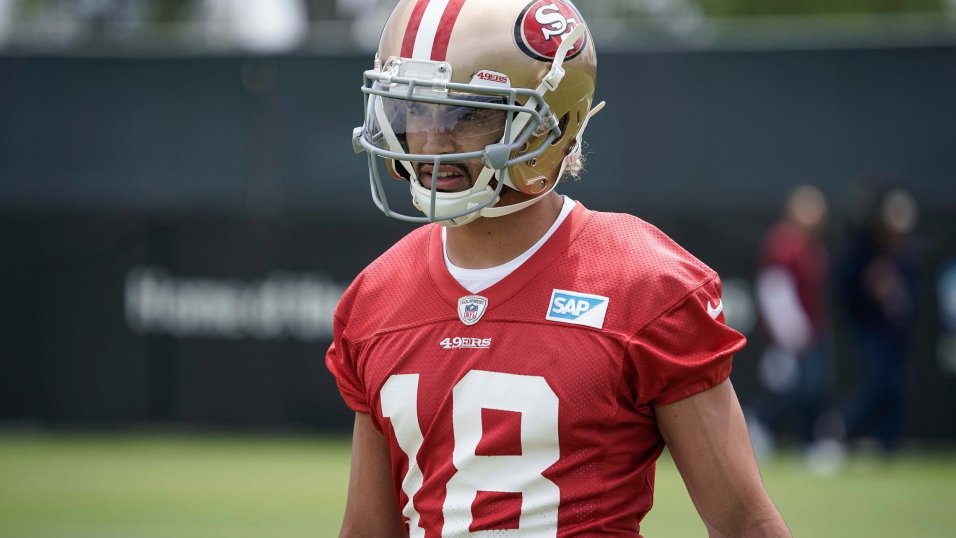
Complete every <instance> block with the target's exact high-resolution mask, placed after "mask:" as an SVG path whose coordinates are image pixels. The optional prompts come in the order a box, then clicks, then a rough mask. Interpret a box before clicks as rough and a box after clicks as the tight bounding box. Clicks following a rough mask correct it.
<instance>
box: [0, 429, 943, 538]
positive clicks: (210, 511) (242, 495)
mask: <svg viewBox="0 0 956 538" xmlns="http://www.w3.org/2000/svg"><path fill="white" fill-rule="evenodd" d="M348 461H349V455H348V440H347V439H327V438H319V437H280V438H272V437H239V436H212V435H174V436H153V435H124V434H115V435H104V434H97V435H75V434H74V435H65V434H56V435H25V434H6V435H2V434H0V537H4V538H6V537H11V538H13V537H16V538H31V537H42V538H66V537H70V538H74V537H90V538H114V537H115V538H120V537H122V538H138V537H150V538H152V537H160V536H162V537H245V536H254V537H260V536H261V537H269V538H286V537H289V538H291V537H305V536H309V537H327V536H336V535H337V529H338V523H339V521H340V518H341V513H342V507H343V503H344V497H345V488H346V484H347V481H348ZM762 468H763V474H764V478H765V480H766V483H767V487H768V488H769V490H770V493H771V495H772V496H773V498H774V500H775V501H776V503H777V505H778V507H779V508H780V511H781V512H782V513H783V515H784V518H785V519H786V520H787V522H788V523H789V524H790V526H791V528H792V529H793V531H794V535H795V536H809V537H830V536H833V537H855V536H859V537H867V538H876V537H883V536H886V537H891V536H892V537H900V536H905V537H951V536H956V509H954V505H956V453H950V454H935V455H924V456H919V457H918V456H914V455H909V456H905V457H902V458H901V459H899V460H896V461H894V462H891V463H886V462H883V461H880V460H878V459H876V458H862V457H858V458H854V459H852V460H851V461H850V462H849V465H848V466H847V467H846V469H845V470H844V471H843V472H842V473H840V474H839V475H837V476H835V477H829V478H824V477H818V476H813V475H810V474H808V473H807V472H806V470H805V467H804V466H803V465H802V463H801V461H800V459H799V458H796V457H781V458H778V459H776V460H773V461H770V462H767V463H766V464H764V465H763V467H762ZM656 491H657V494H656V499H655V506H654V510H653V511H652V512H651V514H650V515H649V516H648V517H647V519H646V520H645V525H644V528H643V531H644V535H645V536H648V537H649V538H667V537H681V538H683V537H687V536H704V535H705V533H704V531H703V526H702V525H701V524H700V523H699V520H698V518H697V516H696V514H695V512H694V511H693V507H692V506H691V504H690V500H689V499H688V498H687V494H686V492H685V491H684V489H683V485H682V483H681V482H680V477H679V476H678V475H677V472H676V470H675V469H674V466H673V464H672V463H671V462H670V460H668V459H667V458H666V457H665V458H663V459H662V460H661V462H660V465H659V470H658V478H657V488H656Z"/></svg>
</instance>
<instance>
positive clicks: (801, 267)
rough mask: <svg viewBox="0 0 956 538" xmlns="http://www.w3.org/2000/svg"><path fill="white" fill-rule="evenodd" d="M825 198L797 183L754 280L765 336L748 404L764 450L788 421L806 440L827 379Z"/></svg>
mask: <svg viewBox="0 0 956 538" xmlns="http://www.w3.org/2000/svg"><path fill="white" fill-rule="evenodd" d="M826 223H827V203H826V200H825V198H824V196H823V194H822V193H821V192H820V191H819V190H818V189H817V188H816V187H813V186H811V185H801V186H799V187H797V188H796V189H794V190H793V191H792V192H791V194H790V195H789V197H788V198H787V201H786V203H785V205H784V209H783V214H782V216H781V218H780V220H779V221H778V222H777V223H776V224H775V225H774V226H773V227H772V228H771V229H770V231H769V232H767V234H766V236H765V237H764V241H763V247H762V250H761V254H760V261H759V273H758V275H757V282H756V295H757V305H758V310H759V313H760V320H761V324H762V326H763V327H764V329H765V332H766V334H767V337H768V339H769V345H768V346H767V348H766V350H765V351H764V353H763V355H762V357H761V358H760V363H759V377H760V380H761V385H762V386H761V389H760V392H759V393H758V394H757V396H756V398H755V399H754V401H753V402H752V403H751V408H750V409H749V419H750V422H751V426H752V430H753V433H752V434H751V435H752V436H753V437H754V446H755V450H756V451H757V452H758V455H760V456H766V455H767V453H769V452H771V451H772V450H773V447H774V444H775V443H774V437H775V436H776V435H779V434H780V432H781V429H782V428H783V426H784V425H785V423H786V421H787V420H788V419H790V418H791V417H795V418H796V419H797V420H798V421H799V432H800V433H799V435H800V440H801V442H802V443H804V444H806V445H808V446H809V445H810V444H811V443H812V442H813V441H814V439H815V436H814V426H815V422H816V420H817V418H818V417H819V416H820V414H821V412H822V411H823V409H825V408H826V405H827V402H826V399H827V397H828V395H829V389H830V386H831V380H832V372H833V367H832V359H831V354H830V346H829V339H830V338H829V332H830V331H829V314H828V312H827V306H826V305H827V292H826V287H827V286H826V281H827V272H828V265H829V257H828V254H827V248H826V245H825V242H824V232H825V230H826Z"/></svg>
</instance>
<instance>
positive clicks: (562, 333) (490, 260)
mask: <svg viewBox="0 0 956 538" xmlns="http://www.w3.org/2000/svg"><path fill="white" fill-rule="evenodd" d="M595 73H596V54H595V49H594V44H593V43H592V41H591V36H590V35H589V34H588V31H587V28H586V26H585V23H584V20H583V18H582V17H581V14H580V13H578V11H577V10H576V8H575V7H574V6H573V5H572V4H571V3H570V2H569V1H567V0H533V1H529V0H497V1H496V2H487V1H481V0H402V1H400V2H399V3H398V6H397V7H396V8H395V10H394V12H393V13H392V14H391V17H390V18H389V19H388V22H387V23H386V25H385V29H384V33H383V35H382V39H381V45H380V47H379V50H378V54H377V55H376V58H375V64H374V67H373V68H372V69H371V70H369V71H367V72H366V73H365V84H364V87H363V91H364V93H365V103H366V107H365V122H364V125H363V126H362V127H360V128H357V129H356V130H355V132H354V133H353V142H354V145H355V147H356V149H357V150H361V151H365V152H367V154H368V159H369V170H370V181H371V188H372V196H373V200H374V202H375V203H376V204H377V205H378V207H379V208H380V209H381V210H382V211H384V212H385V213H386V214H387V215H390V216H394V217H396V218H400V219H403V220H409V221H419V222H427V223H429V224H426V225H423V226H421V227H419V228H418V229H416V230H415V231H413V232H412V233H410V234H409V235H408V236H407V237H405V238H404V239H402V240H401V241H399V242H398V243H397V244H396V245H395V246H393V247H392V248H391V249H390V250H389V251H388V252H386V253H385V254H383V255H382V256H381V257H379V259H377V260H376V261H375V262H373V263H372V264H371V265H369V266H368V267H367V268H366V269H365V270H364V271H363V272H362V273H361V274H360V275H359V276H358V277H357V278H356V279H355V281H354V282H353V283H352V285H351V286H350V287H349V289H348V291H346V293H345V295H344V296H343V298H342V300H341V302H340V303H339V305H338V308H337V309H336V313H335V330H334V333H335V334H334V341H333V344H332V346H331V348H330V349H329V351H328V355H327V358H326V363H327V365H328V367H329V369H330V370H331V372H332V373H333V374H334V375H335V378H336V381H337V384H338V387H339V389H340V391H341V393H342V396H343V398H344V399H345V402H346V404H347V405H348V406H349V407H350V408H351V409H352V410H354V411H355V426H354V435H353V445H352V469H351V477H350V483H349V492H348V500H347V507H346V514H345V521H344V524H343V527H342V532H341V536H347V537H352V536H371V537H376V538H380V537H391V536H413V537H426V538H438V537H450V536H471V535H475V536H516V537H517V536H521V537H570V536H622V537H624V536H626V537H631V538H634V537H637V536H640V522H641V519H642V518H643V517H644V516H645V514H647V512H648V510H650V508H651V505H652V494H653V489H654V468H655V467H654V466H655V461H656V460H657V458H658V456H660V454H661V452H662V450H663V449H664V446H665V444H666V445H667V446H668V447H669V448H670V452H671V454H672V455H673V458H674V460H675V462H676V464H677V467H678V468H679V470H680V472H681V473H682V475H683V478H684V481H685V483H686V485H687V489H688V491H689V493H690V496H691V498H692V500H693V501H694V504H695V506H696V507H697V509H698V511H699V513H700V515H701V518H702V519H703V522H704V523H705V525H706V527H707V528H708V530H709V532H710V533H711V534H712V535H714V536H735V537H740V536H788V535H789V532H788V530H787V528H786V526H785V525H784V523H783V521H782V519H781V518H780V516H779V514H778V512H777V510H776V509H775V508H774V506H773V504H772V503H771V501H770V499H769V497H768V495H767V493H766V491H765V489H764V486H763V484H762V482H761V479H760V476H759V473H758V469H757V465H756V462H755V460H754V456H753V452H752V449H751V447H750V443H749V440H748V437H747V431H746V426H745V424H744V420H743V417H742V414H741V411H740V406H739V404H738V402H737V398H736V395H735V393H734V389H733V387H732V386H731V384H730V381H729V380H728V376H729V374H730V369H731V358H732V356H733V354H734V353H735V352H737V351H738V350H739V349H741V348H742V347H743V345H744V338H743V337H742V336H741V335H740V334H738V333H737V332H736V331H734V330H733V329H731V328H729V327H728V326H726V325H725V324H724V317H723V313H722V310H723V303H722V302H721V295H720V294H721V288H720V281H719V279H718V277H717V275H716V274H715V273H714V272H713V271H712V270H711V269H710V268H708V267H707V266H705V265H704V264H703V263H701V262H700V261H698V260H697V259H696V258H694V257H693V256H692V255H690V254H689V253H687V252H686V251H685V250H684V249H682V248H681V247H680V246H678V245H677V244H675V243H674V242H673V241H671V240H670V239H669V238H668V237H667V236H665V235H664V234H663V233H661V232H660V231H658V230H657V229H656V228H654V227H653V226H651V225H649V224H647V223H645V222H644V221H642V220H640V219H638V218H636V217H633V216H629V215H621V214H609V213H601V212H597V211H591V210H589V209H587V208H585V207H584V205H583V204H581V203H580V202H576V201H574V200H571V199H569V198H567V197H563V196H560V195H559V194H558V193H557V192H556V191H555V190H554V189H555V186H556V185H557V184H558V182H559V181H560V180H561V178H562V177H563V176H565V175H566V174H571V173H574V172H575V171H576V170H577V169H578V168H580V155H581V145H582V140H583V135H584V131H585V128H586V127H587V125H588V122H589V120H590V119H591V117H592V116H593V115H594V113H595V112H597V111H598V110H600V109H601V107H602V106H603V103H601V104H598V105H597V106H594V105H593V103H592V99H593V95H594V87H595ZM380 169H384V170H385V171H386V173H384V174H383V173H381V171H380ZM389 176H390V177H391V178H394V179H396V180H399V181H404V182H407V184H408V186H409V188H410V191H411V196H412V200H413V204H414V206H415V208H417V211H419V212H420V213H421V214H417V215H416V214H409V213H411V212H413V211H415V210H412V211H411V212H410V211H406V212H404V213H403V212H400V211H399V210H398V209H396V207H397V206H396V204H395V203H394V200H392V201H390V200H389V196H388V189H387V185H386V182H389V181H392V179H389Z"/></svg>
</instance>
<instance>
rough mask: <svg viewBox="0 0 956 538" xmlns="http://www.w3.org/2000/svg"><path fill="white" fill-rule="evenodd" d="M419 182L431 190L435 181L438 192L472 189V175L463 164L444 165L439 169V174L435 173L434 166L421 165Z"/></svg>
mask: <svg viewBox="0 0 956 538" xmlns="http://www.w3.org/2000/svg"><path fill="white" fill-rule="evenodd" d="M418 180H419V182H420V183H421V184H422V187H425V188H426V189H431V188H432V181H434V182H435V190H437V191H438V192H460V191H463V190H465V189H467V188H469V187H471V174H470V173H469V172H468V168H466V167H465V166H464V165H461V164H443V165H441V166H440V167H439V168H438V173H435V165H433V164H423V165H420V166H419V167H418Z"/></svg>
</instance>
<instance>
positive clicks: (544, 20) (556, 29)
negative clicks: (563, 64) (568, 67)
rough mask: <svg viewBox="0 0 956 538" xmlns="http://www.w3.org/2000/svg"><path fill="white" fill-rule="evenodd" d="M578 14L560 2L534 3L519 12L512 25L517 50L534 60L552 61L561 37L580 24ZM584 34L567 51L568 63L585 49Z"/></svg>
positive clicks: (568, 5) (572, 7) (548, 0)
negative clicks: (513, 26)
mask: <svg viewBox="0 0 956 538" xmlns="http://www.w3.org/2000/svg"><path fill="white" fill-rule="evenodd" d="M582 20H583V19H582V17H581V14H580V13H578V12H577V10H576V9H574V6H572V5H571V4H570V3H569V2H565V1H564V0H537V1H535V2H531V3H530V4H528V5H527V7H525V8H524V10H523V11H522V12H521V16H520V17H518V20H517V22H515V42H516V43H517V44H518V48H520V49H521V51H522V52H524V53H525V54H527V55H528V56H530V57H532V58H534V59H535V60H541V61H543V62H550V61H551V60H553V59H554V55H555V53H557V51H558V47H559V46H560V45H561V39H562V36H564V35H565V34H567V33H569V32H570V31H571V30H573V29H574V27H575V26H577V25H578V24H580V23H581V21H582ZM587 42H588V36H587V34H586V33H585V35H584V36H583V37H582V38H581V39H579V40H578V41H577V43H575V44H574V47H572V48H571V50H570V51H568V55H567V57H566V59H568V60H570V59H571V58H574V57H575V56H577V55H578V54H581V51H582V50H584V47H586V46H587Z"/></svg>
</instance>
